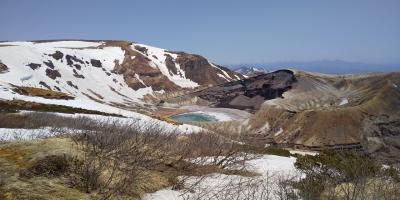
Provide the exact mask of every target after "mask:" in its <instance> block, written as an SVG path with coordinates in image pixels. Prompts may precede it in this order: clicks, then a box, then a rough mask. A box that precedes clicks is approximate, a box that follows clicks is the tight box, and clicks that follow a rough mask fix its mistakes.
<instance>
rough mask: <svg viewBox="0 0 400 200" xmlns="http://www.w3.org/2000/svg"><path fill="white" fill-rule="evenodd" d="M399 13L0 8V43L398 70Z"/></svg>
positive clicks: (225, 7) (316, 5)
mask: <svg viewBox="0 0 400 200" xmlns="http://www.w3.org/2000/svg"><path fill="white" fill-rule="evenodd" d="M399 10H400V1H399V0H335V1H324V0H316V1H307V0H305V1H289V0H288V1H285V0H276V1H267V0H264V1H233V0H230V1H228V0H225V1H224V0H201V1H194V0H193V1H189V0H186V1H184V0H181V1H178V0H176V1H173V0H171V1H167V0H159V1H155V0H146V1H134V0H131V1H128V0H127V1H122V0H121V1H118V0H113V1H105V0H104V1H102V0H96V1H89V0H85V1H83V0H79V1H78V0H68V1H67V0H65V1H62V0H37V1H36V0H30V1H29V0H26V1H22V0H0V27H1V28H0V40H35V39H123V40H131V41H137V42H141V43H145V44H149V45H153V46H157V47H162V48H167V49H171V50H180V51H187V52H192V53H197V54H200V55H204V56H206V57H208V58H209V59H211V60H212V61H214V62H216V63H220V64H240V63H263V62H265V63H268V62H287V61H304V62H307V61H315V60H345V61H349V62H350V61H351V62H363V63H370V64H397V63H400V11H399Z"/></svg>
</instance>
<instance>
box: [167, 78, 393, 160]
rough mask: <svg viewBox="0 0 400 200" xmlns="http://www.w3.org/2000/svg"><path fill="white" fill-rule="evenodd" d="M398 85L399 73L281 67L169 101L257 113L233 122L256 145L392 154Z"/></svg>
mask: <svg viewBox="0 0 400 200" xmlns="http://www.w3.org/2000/svg"><path fill="white" fill-rule="evenodd" d="M399 85H400V73H376V74H360V75H343V76H339V75H326V74H318V73H309V72H302V71H294V70H278V71H275V72H271V73H268V74H263V75H259V76H255V77H251V78H248V79H244V80H239V81H234V82H229V83H224V84H221V85H217V86H214V87H210V88H206V89H204V90H200V91H196V92H193V93H191V94H188V95H184V96H180V97H176V98H172V99H169V102H171V103H181V102H184V103H188V102H189V103H196V104H200V105H209V106H214V107H231V108H238V109H246V110H248V111H250V112H254V113H255V114H254V115H253V116H252V117H250V118H249V119H248V120H245V121H244V122H242V123H240V122H236V123H234V124H233V123H232V125H234V126H236V127H235V128H234V129H236V130H237V131H240V132H241V133H242V134H243V133H245V134H246V136H245V138H246V142H248V143H251V144H254V145H260V146H264V145H265V144H266V143H277V144H280V145H284V146H290V147H299V148H311V149H323V148H364V149H365V150H367V151H369V152H385V154H387V155H389V156H393V155H395V154H396V153H398V152H400V132H399V129H400V123H399V121H400V89H399V87H398V86H399ZM234 129H232V130H234ZM230 130H231V129H230ZM394 157H396V156H394ZM397 159H399V161H400V158H399V157H398V156H397Z"/></svg>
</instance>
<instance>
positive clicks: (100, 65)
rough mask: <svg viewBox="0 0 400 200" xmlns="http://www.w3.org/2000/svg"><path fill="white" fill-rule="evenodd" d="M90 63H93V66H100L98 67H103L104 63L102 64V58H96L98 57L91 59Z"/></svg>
mask: <svg viewBox="0 0 400 200" xmlns="http://www.w3.org/2000/svg"><path fill="white" fill-rule="evenodd" d="M90 64H92V65H93V67H98V68H102V67H103V65H102V64H101V61H100V60H96V59H91V60H90Z"/></svg>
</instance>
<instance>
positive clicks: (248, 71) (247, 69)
mask: <svg viewBox="0 0 400 200" xmlns="http://www.w3.org/2000/svg"><path fill="white" fill-rule="evenodd" d="M235 72H236V73H240V74H242V75H243V76H245V77H252V76H257V75H260V74H265V73H268V71H267V70H266V69H264V68H261V67H251V66H243V67H239V68H237V69H235Z"/></svg>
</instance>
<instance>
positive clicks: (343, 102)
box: [339, 98, 349, 106]
mask: <svg viewBox="0 0 400 200" xmlns="http://www.w3.org/2000/svg"><path fill="white" fill-rule="evenodd" d="M348 103H349V100H348V99H347V98H343V99H342V101H340V103H339V106H342V105H346V104H348Z"/></svg>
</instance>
